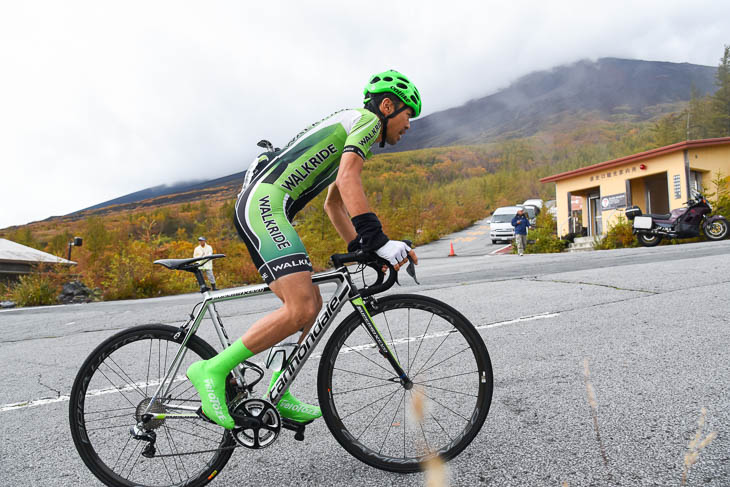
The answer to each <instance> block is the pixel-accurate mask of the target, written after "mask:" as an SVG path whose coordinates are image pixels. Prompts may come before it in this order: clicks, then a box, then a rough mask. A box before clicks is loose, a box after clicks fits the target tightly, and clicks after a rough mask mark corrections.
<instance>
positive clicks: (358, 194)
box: [333, 152, 371, 238]
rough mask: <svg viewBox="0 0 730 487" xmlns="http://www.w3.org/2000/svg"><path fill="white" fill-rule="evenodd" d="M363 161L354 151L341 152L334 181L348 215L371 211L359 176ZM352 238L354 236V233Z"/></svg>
mask: <svg viewBox="0 0 730 487" xmlns="http://www.w3.org/2000/svg"><path fill="white" fill-rule="evenodd" d="M364 162H365V161H364V160H363V158H362V157H360V156H359V155H357V154H356V153H354V152H345V153H344V154H342V159H341V160H340V169H339V170H338V172H337V179H336V180H335V183H334V184H335V185H336V186H337V189H338V192H339V194H340V200H341V201H342V202H343V203H344V205H345V208H347V211H348V212H349V213H350V216H357V215H362V214H363V213H368V212H370V211H371V210H370V205H369V204H368V200H367V198H366V197H365V191H364V190H363V188H362V177H361V176H362V166H363V163H364ZM333 223H334V222H333ZM354 231H355V229H354V227H353V232H354ZM352 238H355V237H354V235H353V237H352Z"/></svg>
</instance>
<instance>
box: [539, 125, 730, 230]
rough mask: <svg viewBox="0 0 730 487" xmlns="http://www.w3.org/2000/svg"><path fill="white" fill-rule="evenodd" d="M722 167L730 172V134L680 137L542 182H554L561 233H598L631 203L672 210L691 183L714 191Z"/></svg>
mask: <svg viewBox="0 0 730 487" xmlns="http://www.w3.org/2000/svg"><path fill="white" fill-rule="evenodd" d="M718 171H720V173H721V174H722V175H723V176H724V177H727V176H730V137H724V138H720V139H705V140H688V141H686V142H679V143H677V144H672V145H668V146H666V147H660V148H658V149H653V150H650V151H646V152H641V153H639V154H633V155H630V156H626V157H622V158H620V159H614V160H612V161H606V162H600V163H598V164H593V165H592V166H588V167H583V168H580V169H575V170H573V171H568V172H564V173H561V174H556V175H554V176H549V177H546V178H543V179H541V180H540V182H543V183H553V182H554V183H555V198H556V202H557V207H558V216H557V223H558V234H559V235H560V236H563V235H567V234H569V233H579V234H583V235H587V236H594V235H602V234H605V233H606V231H607V230H608V228H609V227H610V226H611V225H612V224H613V223H614V222H615V221H616V220H617V218H618V217H619V216H620V215H623V213H624V210H625V209H626V207H627V206H632V205H636V206H638V207H639V208H641V210H642V211H643V212H644V213H669V212H670V211H671V210H673V209H675V208H681V207H682V206H684V203H685V202H686V201H687V200H688V199H689V194H690V188H694V189H697V190H699V191H701V192H714V191H716V188H715V187H714V185H713V184H712V180H713V179H714V178H715V176H716V175H717V172H718ZM578 201H580V203H578Z"/></svg>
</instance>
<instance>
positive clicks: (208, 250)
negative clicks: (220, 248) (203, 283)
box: [193, 237, 217, 291]
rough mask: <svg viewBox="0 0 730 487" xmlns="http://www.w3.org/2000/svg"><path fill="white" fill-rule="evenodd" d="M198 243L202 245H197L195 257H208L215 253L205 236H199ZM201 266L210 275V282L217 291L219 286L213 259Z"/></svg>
mask: <svg viewBox="0 0 730 487" xmlns="http://www.w3.org/2000/svg"><path fill="white" fill-rule="evenodd" d="M198 243H199V244H200V245H198V246H197V247H195V251H194V252H193V257H207V256H208V255H213V247H211V246H210V245H207V241H206V240H205V237H198ZM200 268H201V269H203V270H204V271H205V275H206V276H208V281H209V282H210V287H212V288H213V291H215V290H216V289H217V288H216V287H215V276H214V275H213V260H212V259H211V260H209V261H208V262H206V263H205V264H203V265H201V266H200Z"/></svg>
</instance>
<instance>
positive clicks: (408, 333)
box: [403, 308, 411, 443]
mask: <svg viewBox="0 0 730 487" xmlns="http://www.w3.org/2000/svg"><path fill="white" fill-rule="evenodd" d="M406 323H407V326H408V331H406V337H407V338H408V340H406V352H407V358H406V369H407V370H410V368H411V340H410V338H411V308H408V320H407V321H406ZM403 442H404V443H405V438H404V439H403Z"/></svg>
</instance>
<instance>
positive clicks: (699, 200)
mask: <svg viewBox="0 0 730 487" xmlns="http://www.w3.org/2000/svg"><path fill="white" fill-rule="evenodd" d="M692 196H693V198H692V199H690V200H689V201H688V202H687V203H685V204H686V205H687V206H686V207H685V208H677V209H676V210H672V212H671V213H667V214H665V215H662V214H656V213H649V214H646V215H643V214H642V213H641V208H639V207H638V206H630V207H628V208H626V217H627V218H628V219H629V220H632V221H633V229H634V230H633V232H634V235H636V238H637V239H638V240H639V243H640V244H641V245H643V246H644V247H654V246H655V245H658V244H659V242H661V240H662V238H693V237H698V236H699V235H700V227H701V228H702V230H703V231H704V232H705V235H706V236H707V238H708V239H710V240H722V239H723V238H725V237H727V234H728V221H727V219H726V218H725V217H724V216H722V215H714V216H710V217H708V216H707V215H709V214H710V213H711V212H712V207H711V206H710V203H708V201H707V199H706V198H705V197H704V196H702V195H701V194H699V193H694V194H693V195H692Z"/></svg>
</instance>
